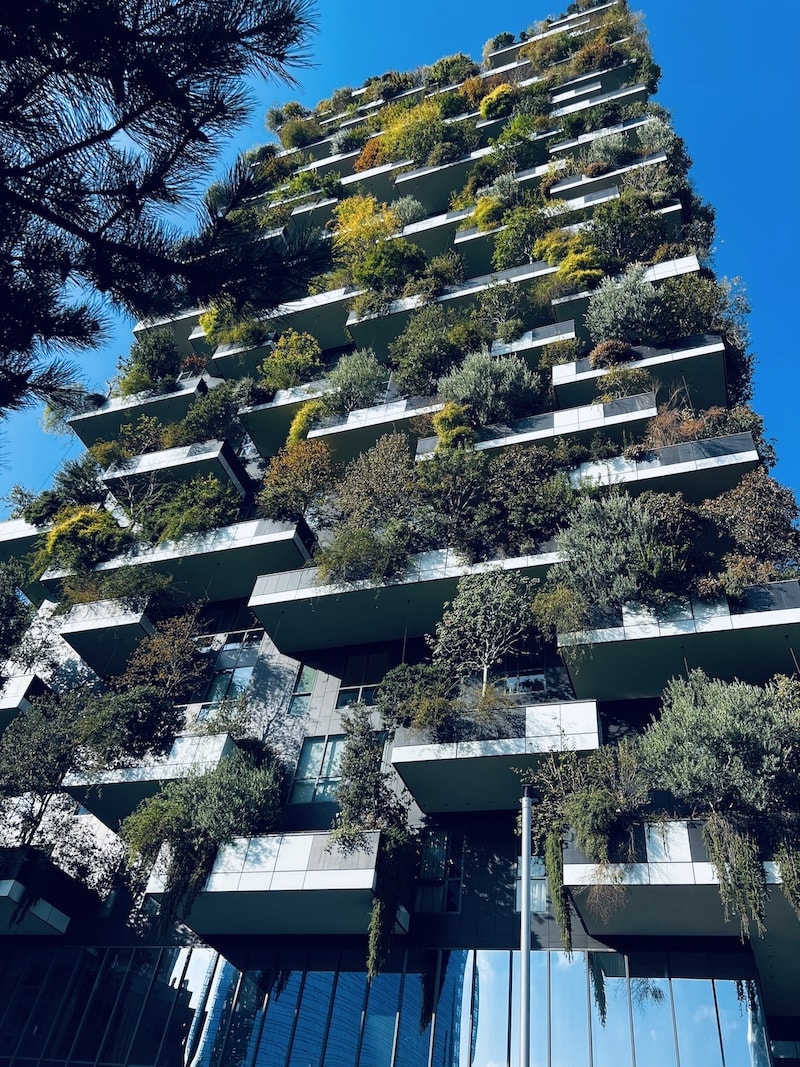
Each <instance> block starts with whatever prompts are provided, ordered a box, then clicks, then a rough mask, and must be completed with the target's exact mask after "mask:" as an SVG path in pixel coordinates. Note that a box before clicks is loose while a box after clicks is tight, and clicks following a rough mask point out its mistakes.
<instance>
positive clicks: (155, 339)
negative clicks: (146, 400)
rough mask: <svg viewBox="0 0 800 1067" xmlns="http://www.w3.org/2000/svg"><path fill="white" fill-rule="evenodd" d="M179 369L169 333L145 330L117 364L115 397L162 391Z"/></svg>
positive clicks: (168, 330)
mask: <svg viewBox="0 0 800 1067" xmlns="http://www.w3.org/2000/svg"><path fill="white" fill-rule="evenodd" d="M180 370H181V357H180V354H179V352H178V348H177V345H176V344H175V341H174V339H173V336H172V331H171V330H170V329H168V328H165V329H160V330H148V331H146V332H144V333H143V334H142V336H141V337H139V338H137V340H136V341H134V343H133V345H132V346H131V350H130V353H129V355H128V357H127V359H124V360H122V362H121V363H120V371H121V377H120V379H119V381H118V382H117V389H118V390H119V395H120V396H134V395H136V394H137V393H144V392H149V391H151V390H155V389H163V388H165V387H167V386H168V385H172V384H174V382H175V379H176V378H177V377H178V375H179V374H180Z"/></svg>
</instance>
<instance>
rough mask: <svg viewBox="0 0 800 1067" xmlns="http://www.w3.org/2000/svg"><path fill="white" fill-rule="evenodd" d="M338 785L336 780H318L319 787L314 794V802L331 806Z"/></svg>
mask: <svg viewBox="0 0 800 1067" xmlns="http://www.w3.org/2000/svg"><path fill="white" fill-rule="evenodd" d="M338 785H339V779H338V778H320V780H319V785H318V786H317V788H316V791H315V793H314V800H316V801H319V802H320V803H325V804H333V803H334V801H335V800H336V790H337V788H338Z"/></svg>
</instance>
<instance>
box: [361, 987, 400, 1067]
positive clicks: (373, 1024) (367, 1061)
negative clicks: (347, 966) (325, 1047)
mask: <svg viewBox="0 0 800 1067" xmlns="http://www.w3.org/2000/svg"><path fill="white" fill-rule="evenodd" d="M399 998H400V975H399V974H387V973H382V974H379V975H378V977H377V978H373V980H372V982H371V983H370V987H369V996H368V999H367V1012H366V1015H365V1016H364V1034H363V1036H362V1039H361V1052H360V1054H359V1057H358V1062H359V1065H360V1067H390V1065H391V1062H392V1048H393V1046H394V1031H395V1025H396V1022H397V1006H398V1001H399Z"/></svg>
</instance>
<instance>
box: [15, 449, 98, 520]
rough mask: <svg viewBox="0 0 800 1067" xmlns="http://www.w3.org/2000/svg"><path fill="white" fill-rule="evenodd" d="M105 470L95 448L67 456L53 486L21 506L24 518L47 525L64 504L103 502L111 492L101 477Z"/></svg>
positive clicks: (77, 505)
mask: <svg viewBox="0 0 800 1067" xmlns="http://www.w3.org/2000/svg"><path fill="white" fill-rule="evenodd" d="M102 470H103V468H102V466H101V465H100V464H99V463H98V462H97V460H96V459H95V456H94V454H93V453H92V452H91V451H89V452H87V453H86V454H85V455H83V456H82V457H81V458H80V459H69V460H67V461H66V463H64V465H63V466H62V467H60V468H59V469H58V470H57V471H56V474H55V476H54V478H53V487H52V489H45V490H44V491H43V492H41V493H39V494H37V495H34V494H30V496H27V497H26V498H25V499H24V501H23V503H22V506H21V508H20V509H19V510H20V514H21V516H22V518H23V519H24V520H25V521H26V522H29V523H31V524H32V525H33V526H45V525H46V524H47V523H49V522H52V521H53V519H55V517H56V515H57V514H58V513H59V512H60V511H62V510H63V509H64V508H71V507H82V506H86V505H99V504H102V503H103V501H104V500H105V498H106V495H107V491H106V488H105V486H104V485H103V483H102V482H101V481H100V475H101V473H102Z"/></svg>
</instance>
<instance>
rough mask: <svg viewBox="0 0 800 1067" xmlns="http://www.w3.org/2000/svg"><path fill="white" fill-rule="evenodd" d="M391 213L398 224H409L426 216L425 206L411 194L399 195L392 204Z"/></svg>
mask: <svg viewBox="0 0 800 1067" xmlns="http://www.w3.org/2000/svg"><path fill="white" fill-rule="evenodd" d="M392 213H393V215H394V216H395V218H396V219H397V221H398V224H399V225H400V226H409V225H411V223H414V222H421V221H422V219H424V218H427V217H428V210H427V208H426V207H425V206H424V205H423V204H421V203H420V202H419V200H417V199H416V197H413V196H401V197H400V199H399V200H395V202H394V203H393V204H392Z"/></svg>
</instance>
